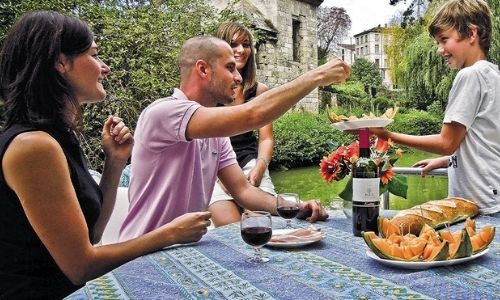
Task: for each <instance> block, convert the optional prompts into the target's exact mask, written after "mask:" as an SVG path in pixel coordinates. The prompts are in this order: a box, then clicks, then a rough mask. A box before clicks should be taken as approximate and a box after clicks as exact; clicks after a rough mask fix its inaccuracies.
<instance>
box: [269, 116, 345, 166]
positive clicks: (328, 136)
mask: <svg viewBox="0 0 500 300" xmlns="http://www.w3.org/2000/svg"><path fill="white" fill-rule="evenodd" d="M273 127H274V141H275V144H274V152H273V159H272V162H271V168H272V169H278V168H294V167H303V166H311V165H317V164H319V161H320V160H321V158H322V157H323V156H325V155H327V154H328V153H329V152H330V151H331V150H333V149H334V148H336V147H337V146H339V145H340V144H342V143H348V142H350V141H352V140H353V137H352V136H350V135H346V134H344V133H342V132H341V131H338V130H336V129H334V128H332V127H331V125H330V121H329V120H328V118H327V116H326V114H319V115H316V114H311V113H307V112H289V113H287V114H285V115H284V116H282V117H281V118H279V119H278V120H277V121H275V122H274V124H273Z"/></svg>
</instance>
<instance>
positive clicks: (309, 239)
mask: <svg viewBox="0 0 500 300" xmlns="http://www.w3.org/2000/svg"><path fill="white" fill-rule="evenodd" d="M323 237H324V234H323V233H321V231H320V229H318V228H315V227H310V228H292V229H273V235H272V237H271V240H270V241H269V242H268V243H267V244H266V245H267V246H270V247H276V248H297V247H303V246H306V245H310V244H312V243H316V242H319V241H320V240H321V239H322V238H323Z"/></svg>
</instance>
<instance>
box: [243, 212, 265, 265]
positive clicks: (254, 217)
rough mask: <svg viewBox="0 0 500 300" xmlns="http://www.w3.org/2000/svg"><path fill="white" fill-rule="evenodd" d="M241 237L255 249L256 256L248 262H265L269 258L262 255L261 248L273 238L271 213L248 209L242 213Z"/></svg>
mask: <svg viewBox="0 0 500 300" xmlns="http://www.w3.org/2000/svg"><path fill="white" fill-rule="evenodd" d="M240 228H241V237H242V238H243V241H245V243H247V244H249V245H250V246H252V247H253V249H254V253H255V254H254V256H252V257H250V258H248V259H247V262H252V263H264V262H268V261H269V258H267V257H262V256H261V253H260V248H261V247H262V246H264V245H265V244H267V242H269V240H271V236H272V234H273V229H272V222H271V214H270V213H268V212H266V211H246V212H244V213H243V214H242V215H241V222H240Z"/></svg>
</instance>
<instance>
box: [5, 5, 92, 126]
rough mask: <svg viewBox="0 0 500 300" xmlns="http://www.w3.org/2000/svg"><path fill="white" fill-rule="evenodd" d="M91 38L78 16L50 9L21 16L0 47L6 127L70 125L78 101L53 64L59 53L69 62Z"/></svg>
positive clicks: (75, 119) (74, 121)
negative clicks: (66, 14) (15, 124)
mask: <svg viewBox="0 0 500 300" xmlns="http://www.w3.org/2000/svg"><path fill="white" fill-rule="evenodd" d="M92 41H93V34H92V32H91V30H90V29H89V28H88V26H87V25H86V24H85V23H84V22H83V21H81V20H79V19H77V18H74V17H69V16H65V15H62V14H59V13H57V12H52V11H37V12H31V13H27V14H25V15H24V16H22V17H21V18H20V19H19V20H18V21H17V22H16V23H15V24H14V25H13V26H12V28H11V29H10V31H9V33H8V34H7V36H6V38H5V40H4V43H3V46H2V48H1V50H0V98H1V99H2V100H3V101H5V118H6V124H5V126H6V127H9V126H10V125H12V124H14V123H21V124H24V125H56V126H58V125H62V126H64V127H68V128H73V129H75V127H76V125H77V123H78V122H79V117H80V116H79V115H80V114H81V113H80V105H79V103H78V101H77V99H76V97H75V95H74V93H73V90H72V88H71V86H70V84H69V83H68V82H67V81H66V80H65V79H64V78H63V77H62V76H61V75H60V74H59V72H58V71H57V70H56V68H55V66H56V63H57V62H58V60H59V58H60V55H61V54H65V55H66V56H67V57H68V58H69V59H70V60H71V59H72V58H74V57H75V56H76V55H78V54H81V53H83V52H85V51H87V50H88V49H89V48H90V46H91V45H92ZM71 106H73V108H74V109H71Z"/></svg>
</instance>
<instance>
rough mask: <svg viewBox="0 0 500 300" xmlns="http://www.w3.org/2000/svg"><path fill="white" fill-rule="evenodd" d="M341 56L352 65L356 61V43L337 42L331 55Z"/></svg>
mask: <svg viewBox="0 0 500 300" xmlns="http://www.w3.org/2000/svg"><path fill="white" fill-rule="evenodd" d="M334 57H336V58H340V59H341V60H343V61H345V62H346V63H348V64H350V65H352V64H353V63H354V62H355V61H356V45H354V44H337V47H336V49H335V50H334V51H332V53H331V54H330V55H329V59H331V58H334Z"/></svg>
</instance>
